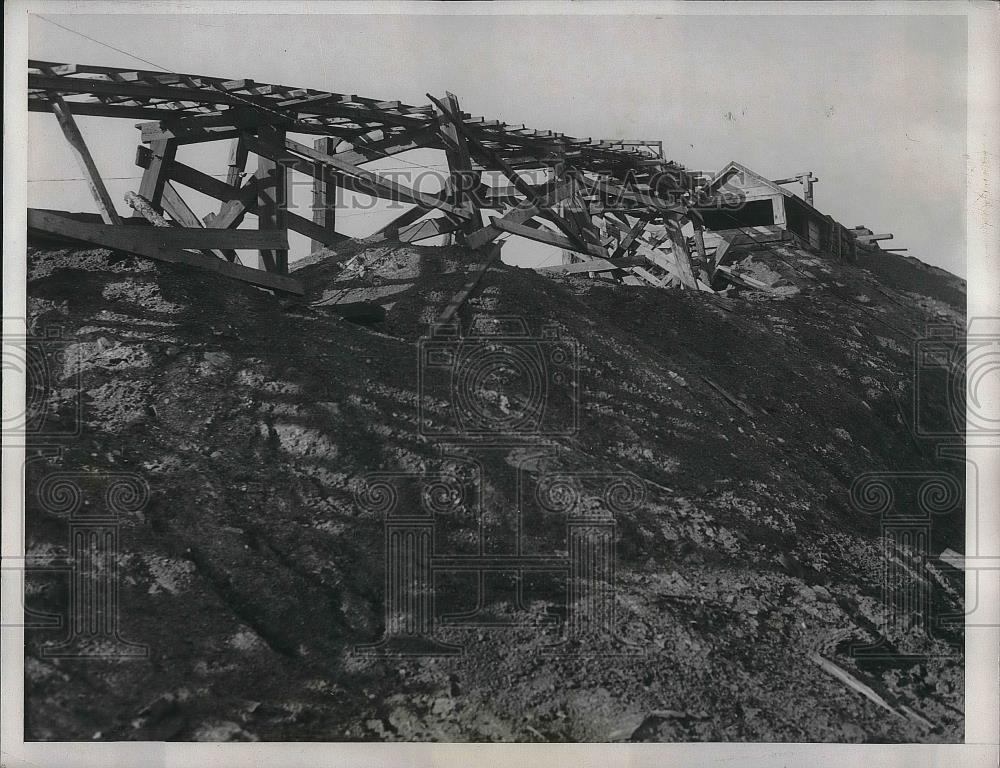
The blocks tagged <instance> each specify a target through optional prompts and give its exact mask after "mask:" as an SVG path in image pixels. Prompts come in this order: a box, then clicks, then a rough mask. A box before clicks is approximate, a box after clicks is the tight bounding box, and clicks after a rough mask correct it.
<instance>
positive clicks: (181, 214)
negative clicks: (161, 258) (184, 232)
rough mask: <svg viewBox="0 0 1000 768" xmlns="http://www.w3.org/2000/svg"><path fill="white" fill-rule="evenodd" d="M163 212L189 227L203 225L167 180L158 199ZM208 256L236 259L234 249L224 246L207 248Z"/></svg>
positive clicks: (195, 227) (183, 225) (181, 224)
mask: <svg viewBox="0 0 1000 768" xmlns="http://www.w3.org/2000/svg"><path fill="white" fill-rule="evenodd" d="M160 202H161V203H162V204H163V210H164V212H165V213H166V214H167V215H168V216H170V218H171V219H173V220H174V221H175V222H177V224H179V225H180V226H182V227H188V228H190V229H197V228H200V227H204V226H205V225H204V224H203V223H202V221H201V219H199V218H198V216H197V215H196V214H195V212H194V211H192V210H191V208H189V207H188V204H187V203H186V202H184V198H183V197H181V195H180V193H179V192H178V191H177V188H176V187H175V186H174V185H173V184H171V183H170V182H169V181H168V182H166V183H165V184H164V185H163V196H162V198H161V199H160ZM205 254H206V255H209V256H220V257H222V258H224V259H228V260H229V261H236V251H234V250H233V249H232V248H224V249H222V250H220V251H218V252H215V251H211V250H208V251H206V252H205Z"/></svg>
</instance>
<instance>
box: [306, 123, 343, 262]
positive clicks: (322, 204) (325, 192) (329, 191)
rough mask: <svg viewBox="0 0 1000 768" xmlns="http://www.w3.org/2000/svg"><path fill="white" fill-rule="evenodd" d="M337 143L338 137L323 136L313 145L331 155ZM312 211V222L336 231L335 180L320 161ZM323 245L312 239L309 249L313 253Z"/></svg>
mask: <svg viewBox="0 0 1000 768" xmlns="http://www.w3.org/2000/svg"><path fill="white" fill-rule="evenodd" d="M339 143H340V140H339V139H331V138H329V137H323V138H320V139H316V141H315V143H314V146H315V148H316V150H317V151H319V152H322V153H323V154H324V155H332V154H333V151H334V149H336V146H337V144H339ZM312 212H313V223H314V224H316V225H317V226H319V227H321V228H323V229H327V230H330V231H331V232H333V231H336V229H337V226H336V224H337V181H336V179H335V178H334V176H333V174H332V173H331V172H330V170H329V169H328V168H327V167H326V166H325V165H323V164H322V163H317V164H316V171H315V175H314V176H313V187H312ZM325 247H326V246H325V245H324V243H323V241H322V240H313V241H312V246H311V248H310V250H311V251H312V252H313V253H315V252H316V251H318V250H320V249H321V248H325Z"/></svg>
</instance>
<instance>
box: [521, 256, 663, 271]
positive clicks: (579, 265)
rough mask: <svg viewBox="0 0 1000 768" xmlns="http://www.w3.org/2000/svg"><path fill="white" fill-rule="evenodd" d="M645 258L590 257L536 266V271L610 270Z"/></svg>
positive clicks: (640, 263) (638, 263)
mask: <svg viewBox="0 0 1000 768" xmlns="http://www.w3.org/2000/svg"><path fill="white" fill-rule="evenodd" d="M645 263H646V262H645V260H644V259H640V258H639V257H637V256H626V257H625V258H620V259H589V260H587V261H578V262H575V263H573V264H556V265H554V266H551V267H535V271H536V272H554V273H557V274H570V275H571V274H576V273H579V272H610V271H611V270H613V269H624V268H626V267H635V266H639V265H642V264H645Z"/></svg>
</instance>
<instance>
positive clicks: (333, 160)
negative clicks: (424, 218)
mask: <svg viewBox="0 0 1000 768" xmlns="http://www.w3.org/2000/svg"><path fill="white" fill-rule="evenodd" d="M248 143H249V145H250V150H251V151H252V152H255V153H257V154H258V155H261V154H262V153H263V154H264V155H266V156H268V157H269V158H270V159H272V160H278V161H284V162H285V164H286V165H287V166H288V167H294V166H295V163H296V160H297V158H296V157H295V155H293V154H291V152H294V153H296V154H299V155H302V156H303V157H305V158H307V159H309V160H313V161H315V162H318V163H322V164H324V165H326V166H329V167H330V168H333V169H335V170H338V171H341V172H342V173H346V174H348V175H350V176H355V177H357V178H359V179H362V180H364V181H367V182H369V183H370V184H372V185H374V186H375V187H377V188H380V189H384V190H387V191H389V192H393V193H395V194H397V195H399V196H400V198H399V199H400V200H401V201H402V202H412V203H417V204H418V205H422V206H424V207H425V208H438V209H440V210H442V211H445V212H447V213H452V214H455V215H458V216H462V217H463V218H465V217H468V213H467V212H466V211H464V210H463V209H461V208H459V207H457V206H454V205H451V204H450V203H446V202H444V201H443V200H440V199H439V198H437V197H434V196H433V195H428V194H424V193H423V192H417V191H416V190H413V189H410V188H409V187H406V186H405V185H403V184H400V183H398V182H396V181H393V180H392V179H388V178H385V177H382V176H379V175H378V174H375V173H372V172H371V171H367V170H365V169H364V168H359V167H358V166H356V165H351V164H350V163H345V162H343V161H342V160H340V159H338V158H337V156H336V155H327V154H324V153H322V152H318V151H316V150H315V149H313V148H312V147H307V146H306V145H305V144H300V143H298V142H297V141H293V140H292V139H285V140H284V141H283V146H284V147H285V150H282V149H281V148H280V147H279V146H268V145H267V144H266V143H262V142H260V141H258V140H256V139H253V138H252V137H248ZM295 170H298V168H295ZM304 172H305V173H310V171H304Z"/></svg>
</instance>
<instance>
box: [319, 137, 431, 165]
mask: <svg viewBox="0 0 1000 768" xmlns="http://www.w3.org/2000/svg"><path fill="white" fill-rule="evenodd" d="M442 146H443V145H442V143H441V140H440V139H439V138H438V135H437V133H436V132H435V131H434V130H433V129H429V128H428V129H426V130H422V131H407V132H406V133H405V134H403V135H402V136H395V135H394V136H390V137H388V138H386V139H384V140H382V141H378V142H373V143H371V144H360V143H359V144H354V145H353V146H352V147H351V149H349V150H347V151H346V152H339V153H338V154H337V158H338V159H339V160H343V161H344V162H345V163H350V164H351V165H361V164H362V163H367V162H371V161H372V160H379V159H381V158H384V157H392V156H393V155H398V154H399V153H401V152H408V151H410V150H411V149H420V148H422V147H438V148H440V147H442ZM327 154H333V152H332V151H331V152H328V153H327Z"/></svg>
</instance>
